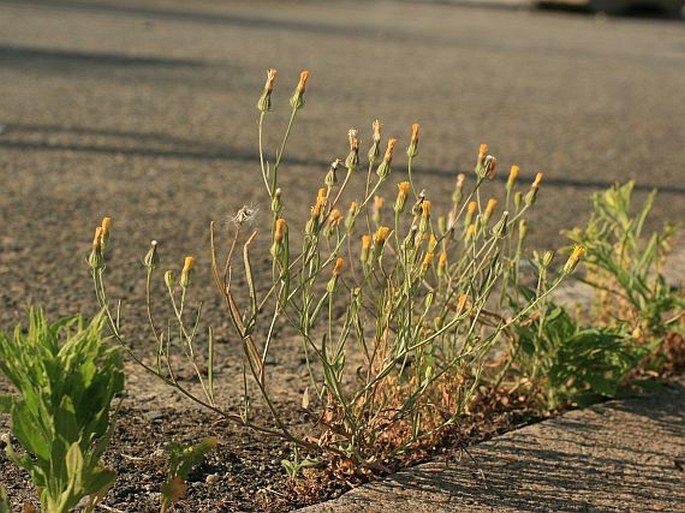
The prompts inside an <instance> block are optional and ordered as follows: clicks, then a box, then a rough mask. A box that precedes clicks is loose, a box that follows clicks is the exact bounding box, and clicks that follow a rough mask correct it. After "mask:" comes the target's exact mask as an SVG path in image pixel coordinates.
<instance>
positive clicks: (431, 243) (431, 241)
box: [428, 235, 438, 253]
mask: <svg viewBox="0 0 685 513" xmlns="http://www.w3.org/2000/svg"><path fill="white" fill-rule="evenodd" d="M437 246H438V239H437V238H436V237H435V235H431V236H430V237H429V238H428V251H430V252H431V253H432V252H434V251H435V248H436V247H437Z"/></svg>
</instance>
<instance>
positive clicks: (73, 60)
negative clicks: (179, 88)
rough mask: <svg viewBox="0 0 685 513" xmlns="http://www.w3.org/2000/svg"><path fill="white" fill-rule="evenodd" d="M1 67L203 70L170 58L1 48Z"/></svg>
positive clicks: (7, 46) (192, 61) (192, 64)
mask: <svg viewBox="0 0 685 513" xmlns="http://www.w3.org/2000/svg"><path fill="white" fill-rule="evenodd" d="M0 63H2V65H3V67H8V66H11V67H20V68H26V67H39V68H41V69H44V68H45V66H49V67H53V68H63V67H69V66H93V65H102V66H139V67H157V66H162V67H199V66H203V65H204V64H203V63H202V62H200V61H194V60H187V59H174V58H168V57H144V56H132V55H124V54H118V53H102V52H79V51H73V50H62V49H57V48H30V47H22V46H13V45H0Z"/></svg>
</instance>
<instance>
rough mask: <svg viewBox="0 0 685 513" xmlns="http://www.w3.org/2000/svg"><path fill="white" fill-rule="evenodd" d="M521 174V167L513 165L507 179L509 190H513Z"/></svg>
mask: <svg viewBox="0 0 685 513" xmlns="http://www.w3.org/2000/svg"><path fill="white" fill-rule="evenodd" d="M518 176H519V167H518V166H515V165H514V166H511V170H510V171H509V178H508V179H507V186H506V189H507V190H508V191H511V190H512V189H513V188H514V186H515V185H516V179H517V178H518Z"/></svg>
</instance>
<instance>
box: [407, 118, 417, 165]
mask: <svg viewBox="0 0 685 513" xmlns="http://www.w3.org/2000/svg"><path fill="white" fill-rule="evenodd" d="M418 146H419V124H418V123H413V124H412V125H411V139H410V140H409V147H408V148H407V156H408V157H409V158H410V159H413V158H414V157H416V155H418V153H419V149H418Z"/></svg>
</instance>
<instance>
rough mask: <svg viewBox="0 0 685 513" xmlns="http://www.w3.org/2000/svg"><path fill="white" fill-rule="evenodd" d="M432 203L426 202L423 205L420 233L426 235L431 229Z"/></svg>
mask: <svg viewBox="0 0 685 513" xmlns="http://www.w3.org/2000/svg"><path fill="white" fill-rule="evenodd" d="M430 218H431V202H430V201H429V200H424V201H423V202H422V203H421V219H420V220H419V232H420V233H426V232H427V231H428V230H429V229H430Z"/></svg>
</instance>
